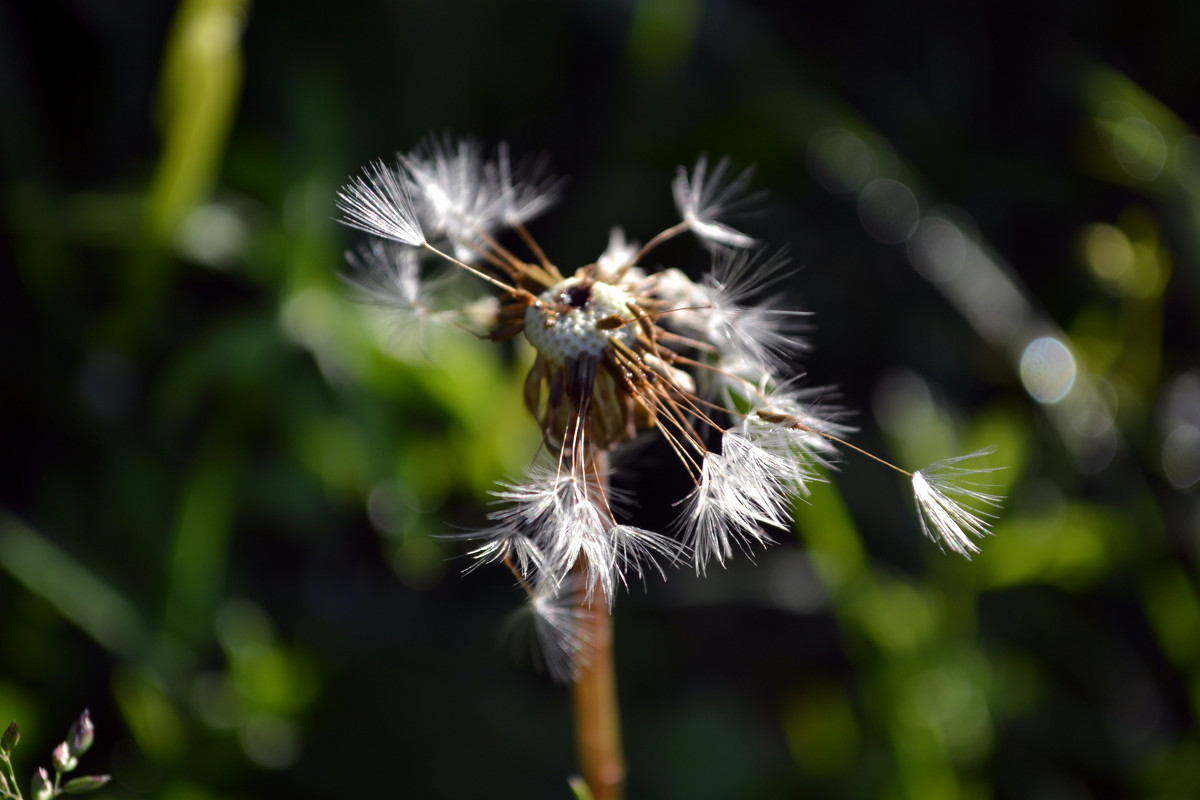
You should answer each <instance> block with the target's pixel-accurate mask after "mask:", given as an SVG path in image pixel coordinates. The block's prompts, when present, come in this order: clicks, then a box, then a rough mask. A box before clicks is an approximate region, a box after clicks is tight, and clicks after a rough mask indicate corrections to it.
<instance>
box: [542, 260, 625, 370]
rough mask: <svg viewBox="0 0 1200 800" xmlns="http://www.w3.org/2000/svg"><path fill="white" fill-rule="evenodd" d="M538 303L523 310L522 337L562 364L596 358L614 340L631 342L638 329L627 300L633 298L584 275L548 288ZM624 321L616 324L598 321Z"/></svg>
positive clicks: (552, 360) (609, 284) (612, 286)
mask: <svg viewBox="0 0 1200 800" xmlns="http://www.w3.org/2000/svg"><path fill="white" fill-rule="evenodd" d="M539 300H540V301H541V304H540V305H531V306H530V307H529V308H528V309H527V310H526V311H525V338H527V339H528V340H529V343H530V344H532V345H533V346H534V348H535V349H537V351H538V352H539V353H541V354H542V356H543V357H545V358H546V359H548V360H550V361H551V362H555V363H562V362H565V361H568V360H570V359H575V358H579V357H581V356H592V357H599V356H601V355H603V354H604V353H605V352H606V351H607V350H608V349H609V348H610V347H612V340H613V339H617V340H620V341H621V342H622V343H624V344H626V345H631V344H633V342H634V340H635V339H636V337H637V331H636V330H635V327H634V326H633V325H632V324H629V323H632V322H633V316H632V313H631V312H630V310H629V303H630V302H632V300H633V298H632V297H631V296H630V295H629V294H627V293H626V292H625V291H623V290H622V289H620V288H618V287H616V286H614V285H612V284H611V283H604V282H602V281H593V280H589V279H587V278H580V277H574V278H567V279H566V280H565V281H562V282H561V283H558V284H555V285H554V286H552V287H551V288H549V289H547V290H546V291H545V292H544V293H543V294H542V295H541V297H539ZM613 318H619V319H623V320H627V322H626V323H620V324H618V325H617V326H616V327H609V326H604V325H601V324H600V323H601V321H603V320H610V319H613Z"/></svg>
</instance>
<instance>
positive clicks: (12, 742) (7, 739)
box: [0, 720, 21, 755]
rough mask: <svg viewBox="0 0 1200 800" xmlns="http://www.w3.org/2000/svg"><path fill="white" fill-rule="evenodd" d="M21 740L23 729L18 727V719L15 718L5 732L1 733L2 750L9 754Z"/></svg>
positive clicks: (0, 749)
mask: <svg viewBox="0 0 1200 800" xmlns="http://www.w3.org/2000/svg"><path fill="white" fill-rule="evenodd" d="M19 741H21V729H20V728H18V727H17V721H16V720H13V721H12V722H11V723H10V724H9V726H8V727H7V728H5V729H4V733H3V734H2V735H0V752H3V753H4V754H5V755H8V754H9V753H11V752H12V751H13V748H14V747H16V746H17V742H19Z"/></svg>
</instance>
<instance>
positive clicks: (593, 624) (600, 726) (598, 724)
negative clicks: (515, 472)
mask: <svg viewBox="0 0 1200 800" xmlns="http://www.w3.org/2000/svg"><path fill="white" fill-rule="evenodd" d="M595 459H596V462H597V463H595V464H594V465H593V469H594V472H595V473H596V474H598V475H601V476H604V477H603V478H601V484H602V486H603V489H604V490H605V491H606V492H607V488H608V487H607V483H608V479H607V476H608V469H607V465H606V464H605V462H606V461H607V456H606V454H604V453H598V454H596V455H595ZM574 569H575V573H576V576H577V577H578V579H579V585H580V588H579V590H578V592H577V593H576V598H577V599H576V602H577V603H578V606H579V615H580V627H581V629H582V630H584V631H586V632H587V634H586V635H587V641H588V655H587V659H586V660H585V661H584V662H583V663H582V665H581V667H580V669H579V673H578V675H577V676H576V678H575V682H574V683H572V684H571V704H572V709H573V711H574V721H575V747H576V751H577V753H578V756H579V771H580V773H581V774H582V775H583V779H584V781H585V782H586V783H587V785H588V788H589V789H591V792H592V797H593V798H594V800H619V799H620V797H621V796H622V794H623V793H624V792H623V790H624V787H625V754H624V751H623V749H622V747H621V721H620V713H619V711H618V708H619V706H618V703H617V670H616V662H615V659H614V655H613V620H612V614H611V613H610V612H609V609H608V604H606V603H602V602H598V598H599V596H600V594H601V592H602V591H603V588H602V587H599V586H596V585H595V584H593V585H592V587H591V590H592V591H591V592H590V594H591V596H592V599H591V601H590V602H589V600H588V595H589V591H588V587H587V585H586V584H585V583H584V581H586V580H588V572H589V570H588V565H587V563H586V562H585V560H583V559H581V560H580V562H579V563H577V564H576V565H575V568H574Z"/></svg>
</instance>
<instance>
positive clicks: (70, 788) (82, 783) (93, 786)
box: [63, 775, 112, 794]
mask: <svg viewBox="0 0 1200 800" xmlns="http://www.w3.org/2000/svg"><path fill="white" fill-rule="evenodd" d="M111 780H112V776H110V775H84V776H83V777H81V778H73V779H71V780H69V781H67V785H66V786H64V787H63V791H64V792H66V793H67V794H87V793H88V792H94V791H96V790H97V789H99V788H100V787H101V786H103V785H104V784H106V783H108V782H109V781H111Z"/></svg>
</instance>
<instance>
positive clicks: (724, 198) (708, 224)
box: [671, 156, 755, 247]
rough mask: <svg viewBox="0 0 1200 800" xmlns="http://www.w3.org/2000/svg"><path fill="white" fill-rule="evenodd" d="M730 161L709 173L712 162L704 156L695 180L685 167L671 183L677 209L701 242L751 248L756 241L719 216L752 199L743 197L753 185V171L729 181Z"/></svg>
mask: <svg viewBox="0 0 1200 800" xmlns="http://www.w3.org/2000/svg"><path fill="white" fill-rule="evenodd" d="M728 170H729V160H728V159H725V158H723V159H721V160H720V161H718V162H717V165H716V167H714V168H713V171H712V174H711V175H709V174H708V159H707V158H706V157H705V156H700V158H699V160H698V161H696V169H695V170H693V172H692V175H691V177H690V178H689V177H688V173H687V170H685V169H684V168H683V167H679V169H678V170H677V171H676V173H675V180H674V181H673V182H672V183H671V190H672V193H673V194H674V195H675V207H676V208H677V209H678V210H679V214H680V216H682V217H683V221H684V222H686V223H687V226H688V227H689V228H690V229H691V231H692V233H694V234H696V235H697V236H699V237H700V240H701V241H704V242H708V243H711V244H717V245H725V246H727V247H751V246H752V245H754V243H755V240H754V239H752V238H751V237H749V236H747V235H746V234H744V233H742V232H740V231H737V230H734V229H733V228H731V227H729V226H728V225H726V224H725V223H723V222H719V221H718V220H717V217H720V216H724V215H726V214H728V213H730V212H733V211H736V210H738V209H739V208H741V207H743V206H744V205H745V204H746V203H747V202H748V200H749V199H750V198H747V197H745V196H743V193H744V192H745V190H746V186H747V185H748V184H749V182H750V175H751V173H752V170H749V169H747V170H744V171H743V172H742V173H741V174H739V175H737V176H736V177H734V178H732V179H729V180H726V172H727V171H728Z"/></svg>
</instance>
